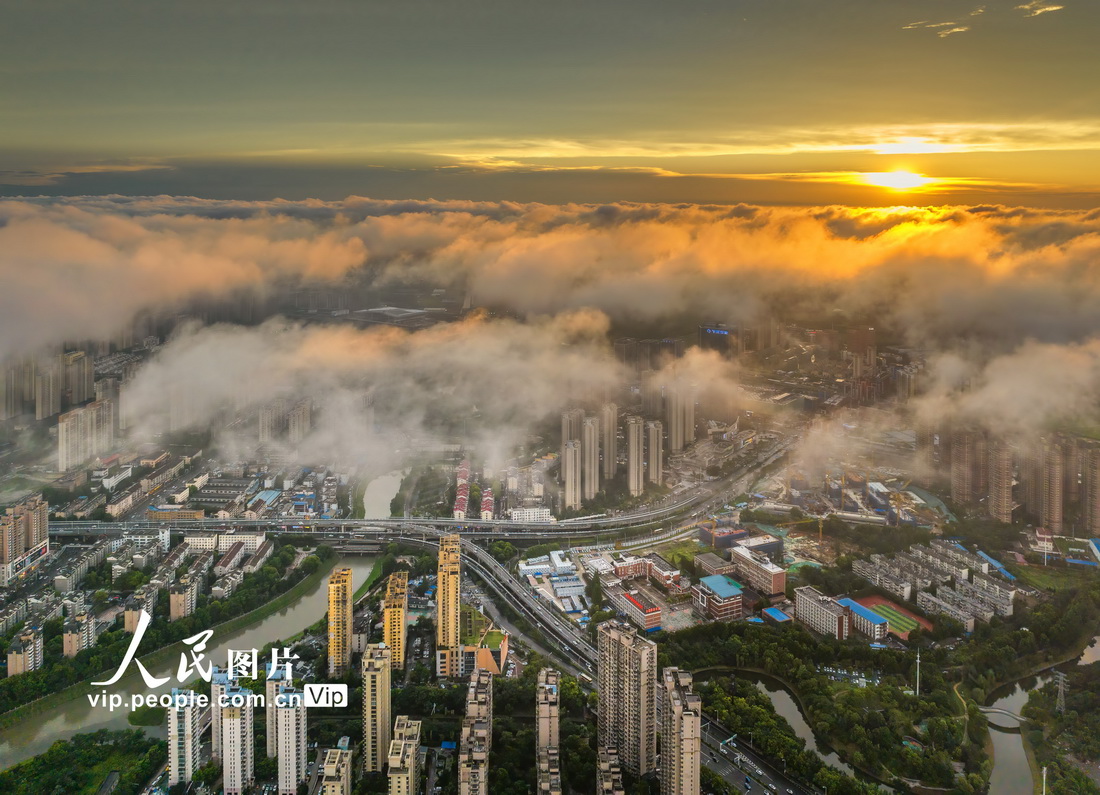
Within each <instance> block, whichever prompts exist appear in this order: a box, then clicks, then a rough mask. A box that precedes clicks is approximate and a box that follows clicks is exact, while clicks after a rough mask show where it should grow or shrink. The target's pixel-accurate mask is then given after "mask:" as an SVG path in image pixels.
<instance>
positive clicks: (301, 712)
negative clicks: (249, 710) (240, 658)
mask: <svg viewBox="0 0 1100 795" xmlns="http://www.w3.org/2000/svg"><path fill="white" fill-rule="evenodd" d="M275 701H276V703H275V747H276V749H277V752H278V757H279V795H297V793H298V785H299V784H300V783H302V782H303V781H305V778H306V754H307V751H308V749H307V746H306V707H305V701H304V700H303V698H302V691H300V690H296V689H294V688H292V687H286V686H283V687H281V688H279V693H278V695H276V697H275Z"/></svg>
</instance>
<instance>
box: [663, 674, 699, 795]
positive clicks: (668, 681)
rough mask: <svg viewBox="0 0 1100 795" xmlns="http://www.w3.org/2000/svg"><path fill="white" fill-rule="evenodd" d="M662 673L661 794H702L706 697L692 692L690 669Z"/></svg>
mask: <svg viewBox="0 0 1100 795" xmlns="http://www.w3.org/2000/svg"><path fill="white" fill-rule="evenodd" d="M661 673H662V676H661V688H660V695H661V795H699V793H700V789H699V763H700V758H699V755H700V752H701V750H700V745H701V742H702V741H701V731H702V726H701V725H700V720H701V717H702V714H703V701H702V699H701V698H699V696H697V695H696V694H695V693H693V692H692V689H691V674H690V673H688V672H687V671H681V670H680V669H679V668H665V669H664V671H662V672H661Z"/></svg>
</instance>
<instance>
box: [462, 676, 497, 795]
mask: <svg viewBox="0 0 1100 795" xmlns="http://www.w3.org/2000/svg"><path fill="white" fill-rule="evenodd" d="M492 744H493V676H492V674H490V673H489V672H488V671H486V670H485V669H483V668H478V669H475V670H474V672H473V674H471V676H470V685H469V688H468V689H467V691H466V717H465V718H464V719H463V721H462V733H461V735H460V739H459V745H458V795H488V793H489V752H490V750H491V748H492Z"/></svg>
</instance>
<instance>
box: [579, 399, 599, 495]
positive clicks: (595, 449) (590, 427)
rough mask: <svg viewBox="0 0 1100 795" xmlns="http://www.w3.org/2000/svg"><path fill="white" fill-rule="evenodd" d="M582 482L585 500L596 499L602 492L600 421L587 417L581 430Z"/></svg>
mask: <svg viewBox="0 0 1100 795" xmlns="http://www.w3.org/2000/svg"><path fill="white" fill-rule="evenodd" d="M581 481H582V486H581V489H582V492H581V493H582V494H583V495H584V499H586V500H591V499H595V497H596V494H597V493H598V492H599V490H600V421H599V419H597V418H596V417H585V418H584V425H583V426H582V428H581Z"/></svg>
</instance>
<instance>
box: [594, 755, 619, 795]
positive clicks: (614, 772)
mask: <svg viewBox="0 0 1100 795" xmlns="http://www.w3.org/2000/svg"><path fill="white" fill-rule="evenodd" d="M596 793H597V795H626V789H625V788H624V786H623V770H622V767H621V766H620V764H619V749H618V748H615V747H614V746H611V747H607V746H604V745H601V746H600V747H599V748H598V749H597V751H596Z"/></svg>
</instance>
